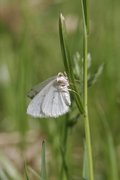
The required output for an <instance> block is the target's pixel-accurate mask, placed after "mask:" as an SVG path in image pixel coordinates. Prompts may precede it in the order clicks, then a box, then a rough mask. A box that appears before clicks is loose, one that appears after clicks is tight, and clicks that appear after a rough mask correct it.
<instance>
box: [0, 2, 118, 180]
mask: <svg viewBox="0 0 120 180" xmlns="http://www.w3.org/2000/svg"><path fill="white" fill-rule="evenodd" d="M60 12H62V13H63V14H64V16H65V19H66V26H67V32H68V41H69V42H68V44H69V48H70V52H71V56H73V58H74V54H75V53H76V52H79V53H80V54H81V56H82V51H83V50H82V43H83V39H82V38H83V35H82V17H81V4H80V0H76V1H69V0H51V1H50V0H28V1H27V0H25V1H24V0H23V1H18V0H11V1H9V0H1V2H0V156H1V157H2V158H0V178H2V179H4V178H6V177H8V179H16V177H17V179H18V176H19V177H20V179H22V178H23V172H24V170H23V169H24V159H26V161H27V163H28V164H29V165H30V166H31V167H32V168H33V169H35V170H36V171H37V172H39V171H40V161H41V159H40V155H41V151H40V150H41V143H42V140H43V139H46V141H47V143H46V149H47V155H46V158H47V162H48V163H47V168H48V174H49V176H50V177H51V179H52V180H53V179H54V178H55V179H56V176H57V175H58V173H59V170H60V169H59V167H58V166H57V164H58V163H60V161H61V160H60V156H59V151H60V150H59V148H58V147H59V146H60V143H61V138H60V137H61V132H62V130H63V122H64V117H61V118H59V119H55V120H52V119H51V120H44V119H43V120H41V119H37V120H36V119H32V118H31V117H28V116H27V115H26V107H27V104H28V102H29V100H28V99H27V96H26V95H27V92H28V91H29V89H30V88H31V87H32V86H33V85H35V84H37V83H39V82H41V81H42V80H44V79H46V78H49V77H50V76H53V75H56V74H57V73H58V72H60V71H64V68H63V63H62V55H61V50H60V43H59V32H58V17H59V13H60ZM89 14H90V24H89V52H90V53H91V56H92V66H91V72H93V73H94V72H95V71H96V69H97V67H98V66H99V65H100V64H102V63H104V64H105V66H104V70H103V73H102V75H101V77H100V78H99V81H98V82H97V83H96V84H95V85H93V86H92V87H91V88H90V89H89V114H90V125H91V132H92V145H93V152H94V153H93V154H94V162H95V177H96V178H95V179H96V180H97V179H98V180H99V179H102V180H104V179H105V180H106V179H109V180H113V179H112V178H113V177H111V172H112V169H113V168H112V167H111V164H113V165H115V163H114V160H113V159H115V158H117V159H120V133H119V132H120V126H119V114H120V73H119V69H120V53H119V49H120V38H119V29H120V2H119V0H116V1H113V0H109V1H108V0H107V1H103V0H101V1H95V0H91V1H89ZM75 111H76V109H75ZM70 115H71V116H73V117H74V112H70ZM104 122H105V123H107V127H108V128H107V129H106V124H104ZM83 123H84V122H82V120H81V121H79V122H78V123H77V125H76V126H75V127H74V129H73V128H71V130H70V133H69V138H68V142H69V144H68V155H67V160H68V163H69V167H70V169H71V174H72V176H73V179H75V178H76V177H75V176H76V175H77V176H79V177H80V176H82V160H83V144H84V143H83V138H84V132H83ZM108 129H109V130H108ZM103 132H105V133H103ZM109 132H110V134H109ZM111 138H112V140H111ZM113 154H114V155H115V158H114V157H113V156H112V155H113ZM5 162H6V163H5ZM111 162H112V163H111ZM117 163H118V164H117V168H118V170H119V174H120V161H119V160H118V161H117ZM11 166H12V169H13V171H12V170H11V169H10V167H11ZM117 168H116V169H117ZM80 169H81V172H80ZM114 169H115V168H114ZM116 171H117V170H116ZM114 173H115V172H113V174H114ZM115 174H116V173H115ZM15 176H16V177H15ZM24 177H25V176H24ZM31 177H32V178H33V175H31ZM6 179H7V178H6ZM33 179H35V178H33Z"/></svg>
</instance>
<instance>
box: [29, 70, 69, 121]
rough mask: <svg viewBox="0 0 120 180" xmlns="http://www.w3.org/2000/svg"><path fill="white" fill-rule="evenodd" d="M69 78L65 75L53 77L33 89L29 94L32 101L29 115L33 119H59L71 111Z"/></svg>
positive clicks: (59, 74) (60, 74)
mask: <svg viewBox="0 0 120 180" xmlns="http://www.w3.org/2000/svg"><path fill="white" fill-rule="evenodd" d="M68 86H69V82H68V78H67V76H66V75H65V74H63V73H58V75H57V76H54V77H51V78H49V79H48V80H46V81H44V82H43V83H41V84H39V85H37V86H35V87H33V88H32V89H31V90H30V92H29V93H28V97H30V98H31V99H32V100H31V102H30V104H29V105H28V108H27V114H29V115H31V116H33V117H36V118H37V117H41V118H42V117H45V118H47V117H59V116H61V115H63V114H65V113H67V112H68V111H69V106H70V105H71V101H70V94H69V90H68Z"/></svg>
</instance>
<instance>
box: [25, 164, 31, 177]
mask: <svg viewBox="0 0 120 180" xmlns="http://www.w3.org/2000/svg"><path fill="white" fill-rule="evenodd" d="M24 170H25V177H26V180H30V179H29V177H28V172H27V165H26V162H25V163H24Z"/></svg>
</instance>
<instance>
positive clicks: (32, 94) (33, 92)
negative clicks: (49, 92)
mask: <svg viewBox="0 0 120 180" xmlns="http://www.w3.org/2000/svg"><path fill="white" fill-rule="evenodd" d="M55 78H56V76H53V77H51V78H49V79H47V80H46V81H43V82H42V83H40V84H37V85H36V86H33V87H32V88H31V90H30V91H29V92H28V94H27V96H28V97H29V98H30V99H33V98H34V97H35V96H36V94H38V93H39V92H40V91H41V90H42V89H43V88H44V87H45V86H46V85H47V84H49V83H50V82H51V81H53V80H54V79H55Z"/></svg>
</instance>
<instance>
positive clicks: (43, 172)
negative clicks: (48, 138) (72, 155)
mask: <svg viewBox="0 0 120 180" xmlns="http://www.w3.org/2000/svg"><path fill="white" fill-rule="evenodd" d="M41 178H42V180H47V173H46V160H45V141H43V142H42V160H41Z"/></svg>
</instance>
